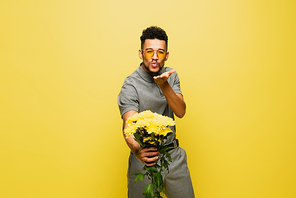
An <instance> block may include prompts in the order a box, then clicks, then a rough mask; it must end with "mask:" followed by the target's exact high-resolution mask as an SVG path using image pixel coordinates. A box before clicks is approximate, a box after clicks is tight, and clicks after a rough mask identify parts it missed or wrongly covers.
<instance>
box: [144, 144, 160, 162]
mask: <svg viewBox="0 0 296 198" xmlns="http://www.w3.org/2000/svg"><path fill="white" fill-rule="evenodd" d="M159 154H160V153H159V152H158V151H157V148H155V147H150V148H144V149H141V154H140V160H141V161H142V163H143V164H145V165H146V166H153V165H155V164H156V163H155V161H156V160H157V159H158V155H159Z"/></svg>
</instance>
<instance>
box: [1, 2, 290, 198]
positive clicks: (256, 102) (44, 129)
mask: <svg viewBox="0 0 296 198" xmlns="http://www.w3.org/2000/svg"><path fill="white" fill-rule="evenodd" d="M295 13H296V3H295V1H294V0H290V1H288V0H286V1H280V0H278V1H275V0H271V1H267V0H266V1H264V0H259V1H258V0H250V1H247V0H245V1H237V0H225V1H219V0H208V1H205V0H196V1H195V0H190V1H189V0H182V1H181V0H162V1H141V0H125V1H119V0H117V1H115V0H108V1H107V0H106V1H102V0H100V1H95V0H92V1H87V0H84V1H82V0H80V1H79V0H77V1H70V0H55V1H29V0H26V1H25V0H22V1H21V0H19V1H9V0H2V1H1V2H0V17H1V24H0V36H1V37H0V66H1V69H0V94H1V97H0V197H3V198H11V197H13V198H14V197H17V198H23V197H25V198H26V197H30V198H41V197H42V198H47V197H58V198H76V197H77V198H82V197H83V198H84V197H86V198H92V197H93V198H94V197H108V198H109V197H110V198H121V197H127V196H126V193H127V188H126V185H127V183H126V170H127V158H128V154H129V149H128V147H127V146H126V145H125V142H124V140H123V137H122V134H121V127H122V121H121V118H120V115H119V110H118V107H117V95H118V93H119V90H120V87H121V85H122V83H123V80H124V79H125V77H126V76H128V75H129V74H130V73H132V72H133V71H134V70H135V69H136V68H137V67H138V65H139V63H140V59H139V58H138V54H137V52H138V49H139V47H140V40H139V37H140V35H141V32H142V30H143V29H144V28H146V27H148V26H150V25H158V26H160V27H162V28H164V29H165V30H166V31H167V33H168V36H169V51H170V58H169V60H168V61H167V62H166V66H169V67H172V68H175V69H176V70H177V72H178V74H179V76H180V79H181V88H182V91H183V94H184V97H185V101H186V103H187V114H186V115H185V117H184V118H183V119H177V135H178V138H179V139H180V143H181V147H183V148H184V149H186V151H187V154H188V163H189V168H190V171H191V175H192V180H193V185H194V189H195V193H196V197H199V198H250V197H252V198H253V197H255V198H257V197H258V198H265V197H266V198H267V197H268V198H293V197H296V158H295V154H296V144H295V140H296V134H295V132H296V127H295V117H296V115H295V112H296V105H295V101H296V97H295V95H296V94H295V86H296V80H295V74H296V47H295V46H296V39H295V35H296V23H295V20H296V16H295Z"/></svg>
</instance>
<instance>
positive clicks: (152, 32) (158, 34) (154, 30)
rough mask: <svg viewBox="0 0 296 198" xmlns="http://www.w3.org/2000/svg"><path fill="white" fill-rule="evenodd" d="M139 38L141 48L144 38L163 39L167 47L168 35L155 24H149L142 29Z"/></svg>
mask: <svg viewBox="0 0 296 198" xmlns="http://www.w3.org/2000/svg"><path fill="white" fill-rule="evenodd" d="M140 39H141V49H143V45H144V43H145V40H146V39H158V40H163V41H165V44H166V46H167V47H168V36H167V34H166V32H165V31H164V30H163V29H161V28H160V27H157V26H150V27H148V28H146V29H145V30H143V32H142V36H141V37H140Z"/></svg>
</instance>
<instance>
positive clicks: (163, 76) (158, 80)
mask: <svg viewBox="0 0 296 198" xmlns="http://www.w3.org/2000/svg"><path fill="white" fill-rule="evenodd" d="M175 72H176V70H175V69H173V70H171V71H168V72H165V73H163V74H161V75H160V76H154V77H153V78H154V81H155V82H156V83H157V84H159V85H161V84H163V83H165V82H166V81H167V80H168V78H169V77H170V75H171V74H172V73H175Z"/></svg>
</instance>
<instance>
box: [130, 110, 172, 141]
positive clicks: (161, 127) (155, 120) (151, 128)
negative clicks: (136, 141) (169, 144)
mask: <svg viewBox="0 0 296 198" xmlns="http://www.w3.org/2000/svg"><path fill="white" fill-rule="evenodd" d="M126 124H127V128H126V129H125V131H124V133H125V135H126V138H128V137H129V136H130V135H131V134H132V133H136V131H137V129H146V130H147V132H148V133H149V134H151V133H154V134H155V135H157V134H159V135H163V136H166V135H167V134H168V133H169V132H172V130H171V129H170V128H169V126H174V125H175V121H174V120H173V119H172V118H170V117H167V116H163V115H160V114H157V113H152V112H151V111H149V110H147V111H143V112H141V113H136V114H134V115H133V116H131V117H129V118H128V120H127V121H126ZM145 141H147V140H145Z"/></svg>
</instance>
